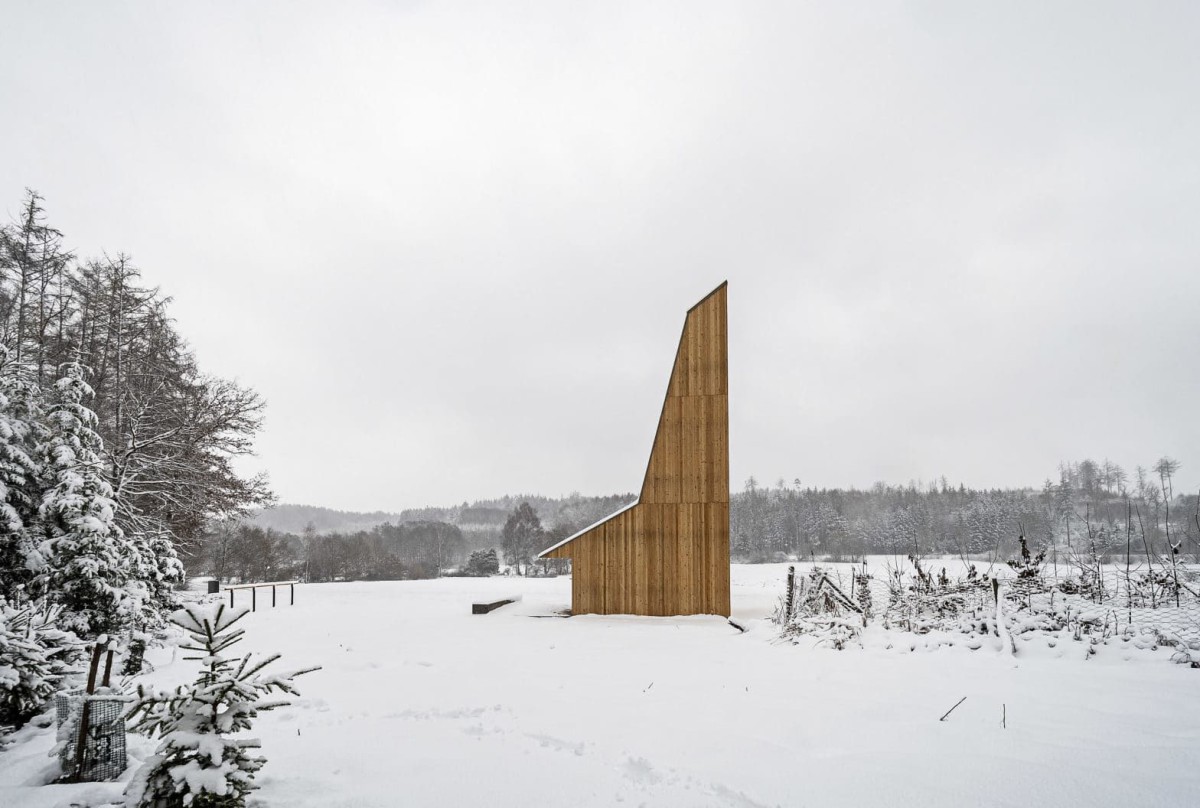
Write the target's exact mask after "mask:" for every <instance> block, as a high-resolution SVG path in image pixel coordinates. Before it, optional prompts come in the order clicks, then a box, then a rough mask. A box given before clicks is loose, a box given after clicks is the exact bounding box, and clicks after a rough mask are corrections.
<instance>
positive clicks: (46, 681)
mask: <svg viewBox="0 0 1200 808" xmlns="http://www.w3.org/2000/svg"><path fill="white" fill-rule="evenodd" d="M58 612H59V610H58V609H56V608H34V607H32V606H26V607H25V608H22V609H16V608H13V607H12V606H9V605H8V604H6V603H5V602H4V600H3V599H0V727H4V726H8V727H12V728H19V727H21V726H22V725H23V724H25V723H26V722H27V721H29V719H31V718H33V717H34V716H35V715H37V714H38V713H39V712H41V710H42V708H43V707H44V706H45V705H46V702H48V701H49V700H50V698H51V697H52V696H53V695H54V694H55V693H56V692H57V691H58V690H59V689H60V688H62V686H63V680H64V679H65V678H66V677H67V676H68V675H69V674H72V673H75V672H76V671H75V670H74V668H73V667H72V665H73V663H74V662H75V661H76V660H77V658H78V656H79V654H80V652H81V649H82V647H83V644H82V643H81V642H79V640H77V639H76V638H75V636H74V635H73V634H71V633H69V632H66V631H60V630H58V629H56V628H54V622H55V620H56V619H57V618H58ZM0 732H2V729H0Z"/></svg>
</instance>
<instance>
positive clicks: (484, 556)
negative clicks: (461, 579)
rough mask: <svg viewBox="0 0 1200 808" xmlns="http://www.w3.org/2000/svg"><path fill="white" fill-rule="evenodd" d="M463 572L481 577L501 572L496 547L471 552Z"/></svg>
mask: <svg viewBox="0 0 1200 808" xmlns="http://www.w3.org/2000/svg"><path fill="white" fill-rule="evenodd" d="M463 572H465V573H466V574H467V575H471V576H475V577H480V578H482V577H484V576H486V575H495V574H496V573H498V572H500V559H499V558H497V556H496V548H494V547H493V548H491V549H488V550H476V551H475V552H473V553H471V557H470V558H469V559H467V566H466V568H465V569H464V570H463Z"/></svg>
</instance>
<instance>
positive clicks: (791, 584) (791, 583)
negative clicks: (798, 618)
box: [784, 566, 796, 623]
mask: <svg viewBox="0 0 1200 808" xmlns="http://www.w3.org/2000/svg"><path fill="white" fill-rule="evenodd" d="M795 592H796V568H795V567H791V566H790V567H788V582H787V605H786V607H785V609H786V616H785V618H784V622H785V623H786V622H788V621H790V620H791V619H792V599H793V598H794V597H795Z"/></svg>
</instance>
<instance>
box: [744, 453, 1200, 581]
mask: <svg viewBox="0 0 1200 808" xmlns="http://www.w3.org/2000/svg"><path fill="white" fill-rule="evenodd" d="M1178 470H1179V463H1178V462H1177V461H1175V460H1172V459H1170V458H1162V459H1160V460H1159V461H1158V462H1157V463H1155V464H1154V465H1153V466H1151V467H1149V468H1146V467H1141V466H1139V467H1137V468H1136V469H1135V471H1134V473H1133V474H1132V475H1129V474H1127V473H1126V472H1125V471H1124V469H1122V468H1121V467H1120V466H1118V465H1116V464H1115V463H1111V462H1109V461H1104V462H1102V463H1098V462H1096V461H1093V460H1084V461H1082V462H1078V463H1064V464H1062V465H1061V466H1060V468H1059V474H1058V481H1057V482H1055V481H1053V480H1050V479H1047V480H1046V481H1045V483H1043V485H1042V486H1041V487H1040V488H1029V489H1013V490H999V489H992V490H983V489H973V488H967V487H965V486H963V485H961V484H960V485H958V486H951V485H950V484H949V483H948V482H947V480H946V479H945V478H942V479H941V480H938V481H936V482H933V483H928V484H925V485H917V484H910V485H907V486H892V485H885V484H883V483H877V484H876V485H875V486H874V487H872V488H870V489H869V490H856V489H828V488H813V487H803V486H802V485H801V484H800V481H799V480H796V481H794V482H793V483H792V484H791V485H789V484H787V483H786V482H784V481H783V480H780V481H779V482H778V483H777V484H776V485H775V486H773V487H763V486H761V485H759V483H758V482H757V481H756V480H755V479H754V478H750V479H749V480H747V481H746V484H745V487H744V489H743V490H742V491H741V492H739V493H737V494H734V495H733V497H732V501H731V503H730V505H731V509H730V510H731V544H732V548H731V549H732V554H733V557H734V558H735V559H736V560H742V561H769V560H782V559H785V558H808V557H825V556H831V557H835V558H838V557H852V556H860V555H864V554H897V555H900V556H901V557H903V556H906V555H908V554H909V553H916V554H917V555H921V554H924V553H944V554H955V555H974V554H983V553H999V554H1001V555H1004V554H1011V553H1013V552H1014V551H1015V550H1016V549H1017V547H1018V537H1019V536H1020V535H1022V534H1024V535H1025V537H1026V538H1027V539H1028V541H1029V543H1030V545H1031V546H1039V547H1049V548H1062V549H1063V550H1065V551H1080V550H1082V551H1086V552H1092V551H1095V552H1096V553H1097V554H1100V555H1108V554H1117V553H1122V554H1123V553H1124V552H1125V549H1126V544H1127V543H1128V544H1129V546H1130V551H1131V553H1132V554H1137V555H1142V556H1146V555H1150V556H1163V555H1173V556H1177V555H1181V554H1189V555H1192V556H1194V555H1196V554H1197V553H1198V552H1200V503H1198V501H1197V496H1196V495H1195V494H1190V495H1189V494H1183V493H1180V492H1177V491H1175V489H1174V478H1175V475H1176V473H1177V472H1178Z"/></svg>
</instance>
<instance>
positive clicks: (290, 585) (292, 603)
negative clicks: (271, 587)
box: [288, 583, 296, 606]
mask: <svg viewBox="0 0 1200 808" xmlns="http://www.w3.org/2000/svg"><path fill="white" fill-rule="evenodd" d="M288 586H289V587H291V590H292V602H291V603H289V604H288V605H289V606H295V605H296V585H295V584H294V583H292V584H288Z"/></svg>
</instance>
